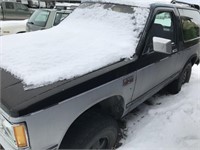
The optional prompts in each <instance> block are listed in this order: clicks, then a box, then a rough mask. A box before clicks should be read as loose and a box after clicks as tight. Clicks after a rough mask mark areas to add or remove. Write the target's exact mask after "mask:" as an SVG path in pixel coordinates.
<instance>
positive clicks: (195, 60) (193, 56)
mask: <svg viewBox="0 0 200 150" xmlns="http://www.w3.org/2000/svg"><path fill="white" fill-rule="evenodd" d="M190 62H191V63H192V66H193V65H194V64H197V65H198V64H199V58H198V56H197V54H194V55H192V56H191V57H190V59H189V60H188V61H187V63H186V65H187V64H188V63H190Z"/></svg>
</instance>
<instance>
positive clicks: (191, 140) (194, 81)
mask: <svg viewBox="0 0 200 150" xmlns="http://www.w3.org/2000/svg"><path fill="white" fill-rule="evenodd" d="M193 69H194V71H193V73H192V78H191V81H190V83H189V84H186V85H184V86H183V88H182V91H181V92H180V93H179V94H177V95H167V96H162V97H158V98H156V99H152V100H151V101H152V102H153V103H154V104H155V105H154V106H148V107H147V105H145V104H143V105H142V106H141V107H139V109H141V112H139V113H135V114H134V115H133V116H131V115H129V116H128V118H129V119H128V123H127V127H128V137H127V139H126V141H123V143H124V145H123V146H122V147H120V148H119V150H127V149H134V150H154V149H156V150H199V148H200V117H199V116H200V95H199V91H200V67H199V66H198V67H197V66H195V67H194V68H193ZM156 104H157V105H156ZM138 114H139V115H138Z"/></svg>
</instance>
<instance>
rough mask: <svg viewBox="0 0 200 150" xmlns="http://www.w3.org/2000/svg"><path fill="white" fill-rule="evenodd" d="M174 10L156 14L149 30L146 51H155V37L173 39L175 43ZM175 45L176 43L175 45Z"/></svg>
mask: <svg viewBox="0 0 200 150" xmlns="http://www.w3.org/2000/svg"><path fill="white" fill-rule="evenodd" d="M174 29H175V26H174V22H173V13H172V12H159V13H157V14H156V15H155V17H154V21H153V24H152V26H151V28H150V30H149V34H148V39H147V45H146V48H145V51H144V53H151V52H153V37H160V38H165V39H169V40H171V41H172V42H173V43H175V40H176V34H175V32H174V31H175V30H174ZM173 46H175V45H173Z"/></svg>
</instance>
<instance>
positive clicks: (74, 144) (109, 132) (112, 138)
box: [60, 112, 119, 149]
mask: <svg viewBox="0 0 200 150" xmlns="http://www.w3.org/2000/svg"><path fill="white" fill-rule="evenodd" d="M118 132H119V128H118V124H117V122H116V121H115V120H114V119H113V118H112V117H110V116H107V115H103V114H101V113H97V112H90V113H86V114H84V115H83V116H81V117H80V118H79V119H78V120H77V121H75V124H73V125H72V128H70V130H69V132H68V133H67V135H66V136H65V137H64V139H63V141H62V143H61V146H60V149H112V148H114V146H115V143H116V141H117V137H118Z"/></svg>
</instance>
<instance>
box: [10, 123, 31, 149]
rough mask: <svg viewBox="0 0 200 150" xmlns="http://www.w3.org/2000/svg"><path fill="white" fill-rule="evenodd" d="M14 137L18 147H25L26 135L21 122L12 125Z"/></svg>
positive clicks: (26, 144)
mask: <svg viewBox="0 0 200 150" xmlns="http://www.w3.org/2000/svg"><path fill="white" fill-rule="evenodd" d="M13 129H14V134H15V139H16V142H17V146H18V147H27V146H28V143H27V136H26V127H25V125H23V124H19V125H16V126H14V127H13Z"/></svg>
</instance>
